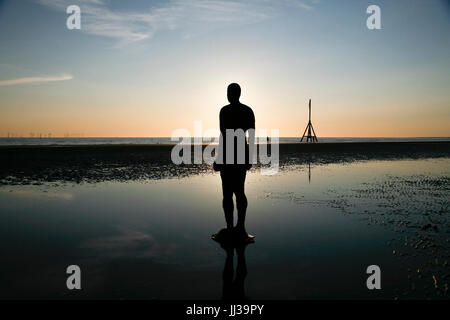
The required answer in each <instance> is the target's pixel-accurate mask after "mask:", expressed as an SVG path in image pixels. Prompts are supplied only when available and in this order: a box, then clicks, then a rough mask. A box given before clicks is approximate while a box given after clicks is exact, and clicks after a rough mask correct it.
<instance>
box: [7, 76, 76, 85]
mask: <svg viewBox="0 0 450 320" xmlns="http://www.w3.org/2000/svg"><path fill="white" fill-rule="evenodd" d="M71 79H73V76H72V75H70V74H63V75H61V76H54V77H25V78H18V79H10V80H0V86H12V85H16V84H26V83H42V82H54V81H66V80H71Z"/></svg>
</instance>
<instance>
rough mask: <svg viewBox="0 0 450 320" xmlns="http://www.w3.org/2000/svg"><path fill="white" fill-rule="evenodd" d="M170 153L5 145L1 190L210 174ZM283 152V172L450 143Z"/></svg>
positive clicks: (438, 150)
mask: <svg viewBox="0 0 450 320" xmlns="http://www.w3.org/2000/svg"><path fill="white" fill-rule="evenodd" d="M203 147H205V146H203ZM172 148H173V145H91V146H2V147H0V185H14V184H20V185H27V184H40V183H45V182H57V183H60V182H62V183H65V182H69V183H81V182H88V183H96V182H102V181H131V180H146V179H162V178H172V177H186V176H189V175H193V174H201V173H211V172H212V168H211V166H210V165H207V164H201V165H174V164H173V163H172V161H171V158H170V154H171V150H172ZM269 150H270V147H269ZM279 152H280V169H281V170H284V169H286V168H289V167H290V166H292V165H299V164H307V163H310V164H330V163H348V162H354V161H361V160H394V159H423V158H442V157H450V142H353V143H318V144H299V143H296V144H293V143H286V144H280V146H279ZM257 168H258V166H255V167H254V168H253V170H255V169H257Z"/></svg>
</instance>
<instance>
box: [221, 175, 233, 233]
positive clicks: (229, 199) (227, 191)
mask: <svg viewBox="0 0 450 320" xmlns="http://www.w3.org/2000/svg"><path fill="white" fill-rule="evenodd" d="M220 177H221V178H222V194H223V200H222V207H223V212H224V213H225V221H226V223H227V229H229V230H231V229H232V228H233V211H234V204H233V186H232V183H231V182H232V178H231V177H230V176H229V174H227V172H226V171H221V172H220Z"/></svg>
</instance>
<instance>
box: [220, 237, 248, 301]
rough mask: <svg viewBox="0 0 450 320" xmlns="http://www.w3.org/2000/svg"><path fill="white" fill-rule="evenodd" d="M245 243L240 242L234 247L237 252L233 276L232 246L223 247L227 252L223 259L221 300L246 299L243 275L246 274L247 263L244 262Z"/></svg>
mask: <svg viewBox="0 0 450 320" xmlns="http://www.w3.org/2000/svg"><path fill="white" fill-rule="evenodd" d="M246 247H247V244H242V245H240V246H238V247H236V253H237V266H236V277H235V278H234V280H233V277H234V266H233V260H234V248H233V247H228V248H224V249H225V251H226V252H227V258H226V260H225V267H224V269H223V275H222V279H223V288H222V299H223V300H247V299H248V298H247V296H246V295H245V286H244V283H245V277H246V276H247V264H246V262H245V248H246Z"/></svg>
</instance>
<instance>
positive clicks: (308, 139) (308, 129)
mask: <svg viewBox="0 0 450 320" xmlns="http://www.w3.org/2000/svg"><path fill="white" fill-rule="evenodd" d="M306 132H308V134H306ZM311 132H312V134H311ZM305 137H306V142H318V141H319V140H317V137H316V132H315V131H314V128H313V126H312V123H311V99H309V122H308V125H307V126H306V129H305V132H303V136H302V139H301V140H300V142H303V139H304V138H305Z"/></svg>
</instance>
